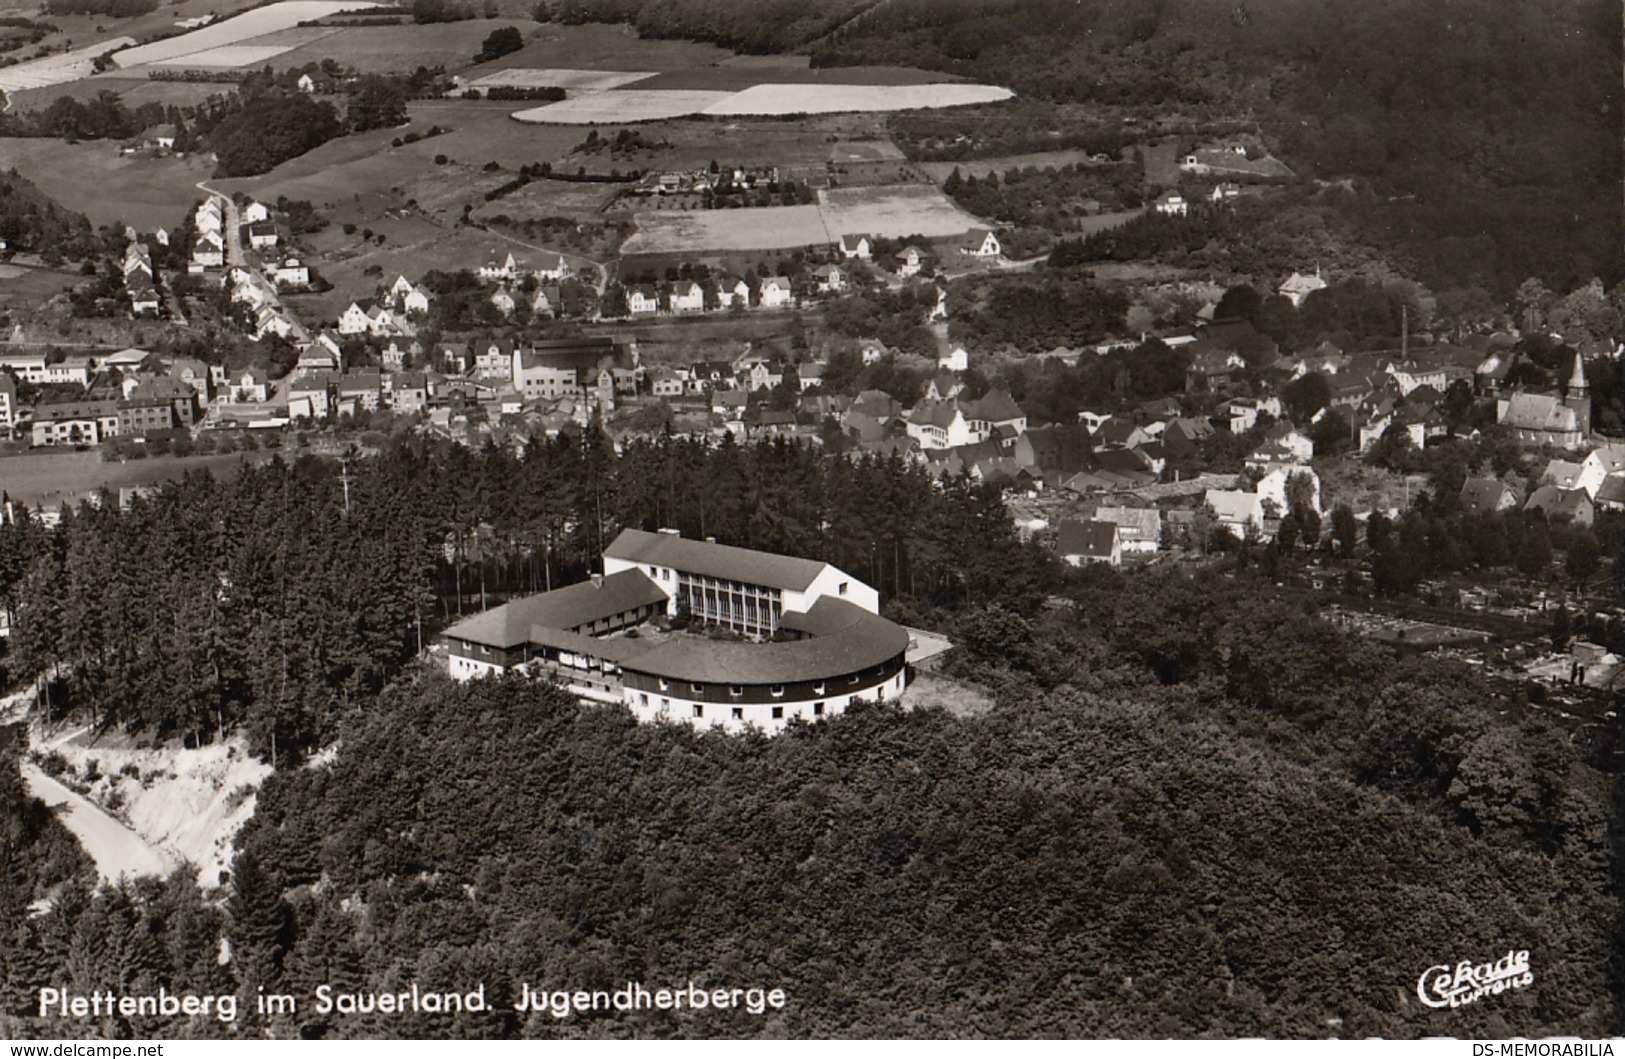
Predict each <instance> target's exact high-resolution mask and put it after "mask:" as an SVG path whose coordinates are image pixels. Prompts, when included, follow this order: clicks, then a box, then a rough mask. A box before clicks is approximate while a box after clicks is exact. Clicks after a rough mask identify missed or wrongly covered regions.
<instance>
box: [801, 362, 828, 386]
mask: <svg viewBox="0 0 1625 1059" xmlns="http://www.w3.org/2000/svg"><path fill="white" fill-rule="evenodd" d="M796 382H797V383H798V384H799V385H800V388H801V392H802V393H806V392H807V391H808V390H810V389H812V388H813V387H814V386H822V385H823V384H824V365H823V364H822V363H821V362H819V361H816V360H806V361H802V362H801V363H800V364H799V365H797V366H796Z"/></svg>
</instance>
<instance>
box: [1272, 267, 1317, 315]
mask: <svg viewBox="0 0 1625 1059" xmlns="http://www.w3.org/2000/svg"><path fill="white" fill-rule="evenodd" d="M1325 289H1326V281H1325V280H1323V279H1321V278H1320V266H1319V265H1316V266H1315V274H1314V275H1313V276H1306V275H1304V274H1303V273H1301V272H1293V273H1292V275H1290V276H1288V277H1287V278H1286V279H1284V280H1282V281H1281V285H1280V286H1279V287H1277V288H1275V293H1277V294H1279V295H1281V297H1283V298H1285V299H1286V300H1287V301H1290V302H1291V303H1292V305H1293V307H1294V308H1299V307H1302V305H1303V300H1304V299H1305V298H1307V297H1309V295H1311V294H1313V293H1314V292H1315V291H1317V290H1325Z"/></svg>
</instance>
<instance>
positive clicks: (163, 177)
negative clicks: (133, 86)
mask: <svg viewBox="0 0 1625 1059" xmlns="http://www.w3.org/2000/svg"><path fill="white" fill-rule="evenodd" d="M12 168H15V169H16V170H17V171H18V172H19V173H21V174H22V175H23V176H25V177H27V178H28V179H29V180H32V181H33V182H34V183H36V184H38V185H39V186H40V188H41V189H42V190H43V191H44V192H45V193H46V194H48V195H50V196H51V197H52V198H53V199H55V200H56V201H57V202H59V203H60V204H62V205H63V206H65V207H67V208H68V209H70V210H75V211H77V212H79V213H83V214H84V215H85V216H86V217H89V218H90V220H91V223H93V224H97V225H102V224H112V223H114V222H115V221H122V222H123V223H125V224H132V225H134V226H136V227H137V228H140V229H143V230H150V229H152V228H156V227H164V228H173V227H175V226H176V225H178V224H180V223H181V221H182V220H183V219H184V218H185V216H186V214H187V212H189V211H190V210H191V208H192V206H193V204H194V203H195V201H196V200H197V199H200V198H202V197H203V193H202V192H200V191H198V189H197V188H196V187H194V186H193V185H194V184H196V183H197V182H198V181H199V180H203V179H205V178H206V177H208V175H209V173H210V171H211V170H212V169H213V168H214V167H213V165H212V163H210V162H209V161H207V160H206V159H199V158H176V157H169V158H151V157H146V156H141V155H131V156H129V157H121V156H120V155H119V152H118V145H117V144H116V143H112V142H109V141H106V140H96V141H85V142H81V143H72V144H70V143H63V142H62V141H60V140H44V139H0V169H12Z"/></svg>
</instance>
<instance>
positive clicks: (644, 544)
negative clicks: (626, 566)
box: [604, 529, 828, 592]
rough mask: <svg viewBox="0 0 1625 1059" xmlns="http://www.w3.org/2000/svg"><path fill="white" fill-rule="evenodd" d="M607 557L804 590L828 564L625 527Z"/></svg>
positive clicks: (789, 589)
mask: <svg viewBox="0 0 1625 1059" xmlns="http://www.w3.org/2000/svg"><path fill="white" fill-rule="evenodd" d="M604 557H605V558H606V559H620V560H623V561H625V562H632V563H639V564H643V565H651V566H668V567H671V568H672V569H674V570H679V571H682V572H684V573H689V574H699V575H701V576H703V577H717V578H724V579H726V580H730V581H741V582H744V583H746V584H752V585H765V586H767V587H769V588H778V589H783V590H788V591H793V592H801V591H805V590H806V589H807V587H808V586H810V585H811V584H812V583H813V580H814V579H815V578H816V577H817V576H818V575H819V574H820V573H822V572H823V570H824V568H825V566H827V565H828V564H827V563H821V562H817V561H814V560H812V559H798V558H795V557H793V556H788V555H774V554H772V553H771V552H758V551H752V550H751V549H749V548H735V547H733V546H731V545H727V544H713V543H711V542H710V541H696V540H689V539H687V538H685V537H680V536H677V535H675V534H671V533H649V532H647V531H645V530H637V529H625V530H622V531H621V533H620V536H618V537H616V538H615V540H614V541H613V542H611V544H610V546H609V547H608V548H606V549H604Z"/></svg>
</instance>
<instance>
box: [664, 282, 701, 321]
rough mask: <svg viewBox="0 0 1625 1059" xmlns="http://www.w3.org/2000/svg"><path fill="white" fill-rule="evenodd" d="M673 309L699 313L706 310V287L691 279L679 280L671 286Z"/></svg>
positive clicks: (681, 311) (676, 311)
mask: <svg viewBox="0 0 1625 1059" xmlns="http://www.w3.org/2000/svg"><path fill="white" fill-rule="evenodd" d="M671 311H672V312H674V313H699V312H704V311H705V288H704V287H701V286H700V285H699V284H698V283H695V282H694V281H693V280H691V279H685V280H678V281H677V282H676V283H675V284H673V285H672V288H671Z"/></svg>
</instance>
